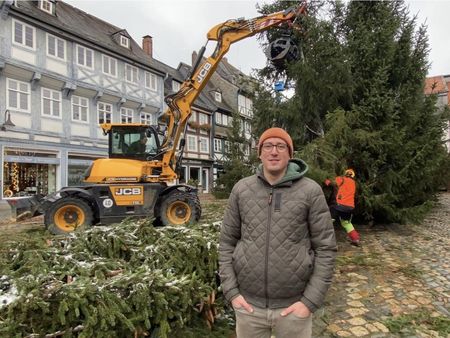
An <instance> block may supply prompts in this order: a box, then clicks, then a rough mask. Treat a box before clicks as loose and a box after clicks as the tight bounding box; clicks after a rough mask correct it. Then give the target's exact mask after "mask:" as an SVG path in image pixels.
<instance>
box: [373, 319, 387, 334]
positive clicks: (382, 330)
mask: <svg viewBox="0 0 450 338" xmlns="http://www.w3.org/2000/svg"><path fill="white" fill-rule="evenodd" d="M372 324H373V325H375V326H376V328H377V329H378V330H380V331H381V332H384V333H388V332H389V329H388V328H387V327H386V326H385V325H384V324H382V323H380V322H374V323H372Z"/></svg>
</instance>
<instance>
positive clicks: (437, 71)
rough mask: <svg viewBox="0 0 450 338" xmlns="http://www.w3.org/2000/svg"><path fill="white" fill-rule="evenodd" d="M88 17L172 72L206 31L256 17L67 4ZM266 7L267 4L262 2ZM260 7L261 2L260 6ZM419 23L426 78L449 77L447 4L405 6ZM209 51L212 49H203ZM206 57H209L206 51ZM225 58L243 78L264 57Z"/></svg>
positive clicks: (203, 8) (252, 6)
mask: <svg viewBox="0 0 450 338" xmlns="http://www.w3.org/2000/svg"><path fill="white" fill-rule="evenodd" d="M66 2H68V3H69V4H71V5H72V6H75V7H77V8H79V9H81V10H83V11H85V12H87V13H89V14H92V15H94V16H96V17H98V18H100V19H102V20H104V21H107V22H109V23H111V24H113V25H115V26H118V27H120V28H123V29H126V30H127V31H128V33H129V34H130V35H131V36H132V37H133V39H134V40H136V42H138V43H139V44H141V41H142V37H143V36H144V35H147V34H148V35H151V36H152V37H153V56H154V58H156V59H157V60H159V61H161V62H164V63H166V64H168V65H170V66H172V67H177V65H178V63H179V62H180V61H182V62H185V63H190V62H191V54H192V51H194V50H196V51H198V50H199V49H200V47H201V46H203V45H204V44H205V42H206V33H207V32H208V31H209V29H210V28H212V27H213V26H215V25H216V24H218V23H221V22H224V21H226V20H228V19H236V18H239V17H245V18H247V19H249V18H253V17H256V16H258V12H257V10H256V4H257V3H258V1H254V0H147V1H137V0H128V1H122V0H115V1H111V0H109V1H106V0H66ZM266 2H270V1H266ZM259 3H261V1H259ZM407 3H408V4H409V6H410V10H411V13H413V14H418V22H419V23H424V22H425V23H426V24H427V26H428V35H429V40H430V47H431V52H430V54H429V61H430V62H431V68H430V70H429V75H430V76H434V75H444V74H450V38H449V36H450V34H449V31H448V27H449V25H448V15H449V13H450V0H440V1H438V0H427V1H422V0H414V1H407ZM208 46H209V47H211V46H213V44H212V43H210V44H208ZM207 51H208V52H207V53H206V54H205V56H209V55H210V54H211V49H208V50H207ZM226 57H227V58H228V60H229V61H230V63H231V64H233V65H234V66H235V67H237V68H238V69H240V70H241V71H243V72H244V73H246V74H250V73H251V70H252V69H253V68H262V67H264V65H265V62H266V57H265V55H264V52H263V51H262V49H261V47H260V46H259V43H258V41H257V39H256V37H250V38H247V39H244V40H242V41H239V42H237V43H235V44H233V45H232V46H231V48H230V51H229V52H228V53H227V55H226Z"/></svg>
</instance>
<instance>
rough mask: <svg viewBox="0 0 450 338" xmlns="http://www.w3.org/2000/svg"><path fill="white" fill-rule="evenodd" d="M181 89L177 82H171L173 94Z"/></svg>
mask: <svg viewBox="0 0 450 338" xmlns="http://www.w3.org/2000/svg"><path fill="white" fill-rule="evenodd" d="M180 88H181V83H179V82H178V81H175V80H172V90H173V92H174V93H176V92H178V91H179V90H180Z"/></svg>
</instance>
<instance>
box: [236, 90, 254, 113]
mask: <svg viewBox="0 0 450 338" xmlns="http://www.w3.org/2000/svg"><path fill="white" fill-rule="evenodd" d="M238 110H239V113H240V114H243V115H245V116H248V117H252V116H253V101H252V100H251V99H249V98H248V97H246V96H244V95H241V94H239V95H238Z"/></svg>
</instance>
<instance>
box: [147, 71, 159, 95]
mask: <svg viewBox="0 0 450 338" xmlns="http://www.w3.org/2000/svg"><path fill="white" fill-rule="evenodd" d="M145 87H146V88H149V89H151V90H153V91H156V90H157V78H156V75H155V74H153V73H149V72H145Z"/></svg>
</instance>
